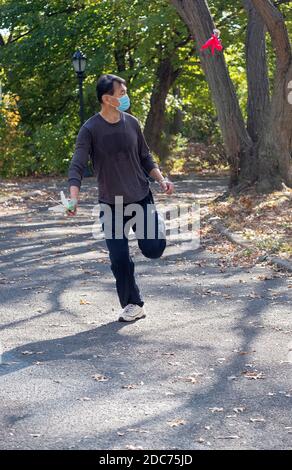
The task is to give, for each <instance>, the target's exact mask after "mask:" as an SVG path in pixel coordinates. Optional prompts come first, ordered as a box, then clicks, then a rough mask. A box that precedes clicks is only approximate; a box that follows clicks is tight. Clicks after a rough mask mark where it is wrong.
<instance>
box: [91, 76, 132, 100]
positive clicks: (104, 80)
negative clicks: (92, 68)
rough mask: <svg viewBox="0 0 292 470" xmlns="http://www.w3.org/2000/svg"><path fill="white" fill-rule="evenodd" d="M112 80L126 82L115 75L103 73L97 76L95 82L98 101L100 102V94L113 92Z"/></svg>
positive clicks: (111, 93)
mask: <svg viewBox="0 0 292 470" xmlns="http://www.w3.org/2000/svg"><path fill="white" fill-rule="evenodd" d="M114 82H118V83H123V84H124V85H125V84H126V80H124V79H123V78H121V77H117V75H112V74H104V75H101V76H100V77H99V79H98V80H97V84H96V96H97V99H98V101H99V102H100V103H102V95H113V94H114Z"/></svg>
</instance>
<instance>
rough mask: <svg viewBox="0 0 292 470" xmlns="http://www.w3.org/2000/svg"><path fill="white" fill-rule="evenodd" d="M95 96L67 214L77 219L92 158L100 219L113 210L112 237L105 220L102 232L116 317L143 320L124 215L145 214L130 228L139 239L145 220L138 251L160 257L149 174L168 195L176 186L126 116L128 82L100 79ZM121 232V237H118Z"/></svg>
mask: <svg viewBox="0 0 292 470" xmlns="http://www.w3.org/2000/svg"><path fill="white" fill-rule="evenodd" d="M96 93H97V99H98V101H99V103H100V104H101V111H100V112H99V113H96V114H95V115H94V116H92V117H91V118H90V119H88V120H87V121H86V122H85V123H84V124H83V126H81V128H80V130H79V133H78V136H77V141H76V147H75V152H74V155H73V158H72V161H71V164H70V168H69V173H68V183H69V188H70V197H71V202H73V204H74V205H73V210H72V211H71V212H70V213H69V214H68V215H75V214H76V212H77V202H78V195H79V191H80V186H81V180H82V175H83V171H84V168H85V167H86V165H87V162H88V158H89V155H90V157H91V160H92V166H93V169H94V174H95V175H96V176H97V182H98V192H99V194H98V195H99V203H100V205H101V210H100V213H99V218H100V219H102V218H104V216H105V215H106V213H107V214H108V213H109V211H108V210H106V209H110V216H107V219H106V218H104V220H105V222H106V223H107V224H108V225H107V228H108V227H109V226H110V229H109V230H110V233H109V230H106V231H105V227H104V222H103V223H102V230H103V231H104V232H106V233H105V240H106V245H107V247H108V250H109V257H110V260H111V270H112V272H113V275H114V277H115V280H116V289H117V293H118V297H119V301H120V304H121V307H122V311H121V312H120V313H119V317H118V319H119V321H133V320H137V319H138V318H144V317H145V316H146V314H145V307H144V301H143V300H142V297H141V294H140V291H139V287H138V286H137V283H136V281H135V275H134V262H133V260H132V258H131V256H130V253H129V245H128V237H127V235H128V233H125V232H127V230H124V229H125V227H126V226H127V225H128V222H129V220H130V219H131V217H130V216H129V215H126V208H127V206H130V205H132V204H133V203H135V204H137V206H135V207H136V209H137V211H136V212H137V213H138V212H139V213H140V215H141V214H142V217H140V219H139V218H138V220H137V223H135V224H134V225H133V226H132V229H133V230H134V231H135V232H136V238H137V239H138V237H137V232H138V228H141V227H138V225H139V224H141V223H142V222H143V224H144V230H143V235H142V236H141V237H140V238H139V239H138V245H139V248H140V250H141V251H142V253H143V254H144V256H146V257H148V258H159V257H160V256H161V255H162V253H163V251H164V250H165V247H166V237H165V226H164V221H163V218H162V216H161V215H160V214H158V213H157V211H156V208H155V205H154V200H153V195H152V192H151V189H150V187H149V181H148V178H147V175H149V176H150V177H151V178H153V179H154V180H156V181H158V182H159V183H160V186H161V188H162V190H163V191H164V192H165V194H168V195H170V194H172V193H173V190H174V185H173V183H171V182H170V181H168V180H167V179H166V178H164V177H163V175H162V174H161V172H160V170H159V168H158V164H157V163H156V162H155V161H154V160H153V158H152V156H151V154H150V152H149V147H148V145H147V143H146V141H145V138H144V135H143V132H142V130H141V127H140V123H139V121H138V119H137V118H135V117H134V116H132V115H131V114H129V113H126V112H125V111H126V110H128V109H129V107H130V99H129V97H128V95H127V87H126V81H125V80H124V79H122V78H120V77H117V76H116V75H111V74H105V75H102V76H101V77H100V78H99V79H98V81H97V85H96ZM120 198H122V201H123V202H122V205H121V203H120ZM117 199H119V200H118V201H117ZM149 205H150V209H151V211H149ZM121 207H122V209H123V216H122V219H120V226H119V227H118V225H117V224H118V222H117V218H116V216H115V214H116V213H117V212H118V209H120V208H121ZM147 207H148V210H147ZM102 208H103V209H102ZM149 214H152V215H153V214H154V220H155V234H154V237H150V236H148V232H147V233H146V231H147V230H146V231H145V227H146V228H147V226H149V225H150V221H151V220H150V215H149ZM137 224H138V225H137ZM121 228H122V236H117V232H119V229H121ZM119 233H120V232H119ZM140 233H141V231H140Z"/></svg>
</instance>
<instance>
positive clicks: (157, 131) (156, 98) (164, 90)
mask: <svg viewBox="0 0 292 470" xmlns="http://www.w3.org/2000/svg"><path fill="white" fill-rule="evenodd" d="M179 72H180V70H179V69H175V68H174V66H173V62H172V58H171V57H165V58H164V59H162V60H161V62H160V63H159V65H158V67H157V73H156V80H155V83H154V87H153V90H152V94H151V98H150V110H149V113H148V115H147V119H146V123H145V127H144V135H145V138H146V141H147V143H148V145H149V147H150V149H151V150H153V151H154V152H155V153H157V154H158V155H159V156H160V157H162V159H164V158H165V156H166V149H165V143H164V142H163V139H162V132H163V130H164V129H165V103H166V97H167V94H168V92H169V90H170V88H171V86H172V85H173V83H174V81H175V80H176V78H177V77H178V75H179Z"/></svg>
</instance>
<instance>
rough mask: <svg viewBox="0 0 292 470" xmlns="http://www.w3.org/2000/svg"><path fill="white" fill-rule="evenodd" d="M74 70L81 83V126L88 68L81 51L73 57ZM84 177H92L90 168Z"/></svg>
mask: <svg viewBox="0 0 292 470" xmlns="http://www.w3.org/2000/svg"><path fill="white" fill-rule="evenodd" d="M72 64H73V68H74V70H75V72H76V75H77V78H78V83H79V116H80V126H82V124H83V123H84V103H83V79H84V72H85V67H86V55H85V54H83V53H82V52H81V51H76V52H74V54H73V57H72ZM83 176H92V171H91V169H90V167H89V166H87V168H85V170H84V175H83Z"/></svg>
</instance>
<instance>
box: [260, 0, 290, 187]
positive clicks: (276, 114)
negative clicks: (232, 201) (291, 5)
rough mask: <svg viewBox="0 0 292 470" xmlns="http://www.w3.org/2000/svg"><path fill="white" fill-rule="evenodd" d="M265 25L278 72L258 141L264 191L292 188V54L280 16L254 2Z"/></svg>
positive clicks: (272, 8) (262, 0)
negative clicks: (291, 84) (291, 86)
mask: <svg viewBox="0 0 292 470" xmlns="http://www.w3.org/2000/svg"><path fill="white" fill-rule="evenodd" d="M252 3H253V5H254V7H255V8H256V10H257V12H258V13H259V14H260V15H261V17H262V19H263V21H264V22H265V24H266V26H267V29H268V31H269V34H270V36H271V39H272V44H273V47H274V49H275V52H276V72H275V83H274V91H273V96H272V100H271V107H270V112H269V114H268V116H267V119H266V123H265V127H264V129H263V132H262V135H261V137H260V139H259V145H258V159H259V182H258V187H259V189H260V190H261V191H271V190H273V189H281V183H282V182H284V183H285V184H286V185H287V186H292V165H291V151H292V105H291V104H290V103H289V100H288V94H289V88H288V86H289V82H290V81H291V80H292V53H291V45H290V41H289V37H288V32H287V29H286V25H285V22H284V18H283V16H282V14H281V12H280V11H279V10H278V9H277V7H275V5H274V4H273V3H272V2H270V1H269V0H252Z"/></svg>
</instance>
